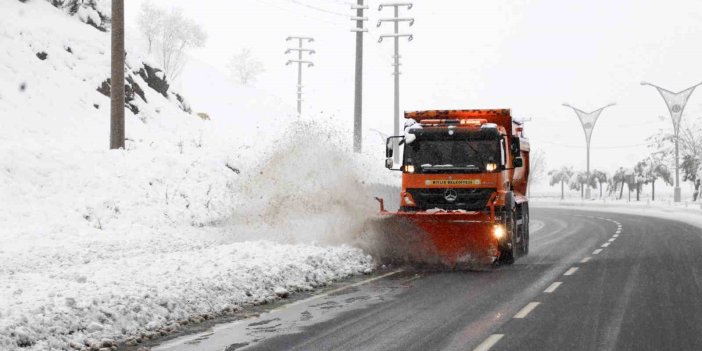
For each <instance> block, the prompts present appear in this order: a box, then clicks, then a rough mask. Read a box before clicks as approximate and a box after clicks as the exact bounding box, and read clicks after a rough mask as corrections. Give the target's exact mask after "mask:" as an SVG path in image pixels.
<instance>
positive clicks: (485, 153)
mask: <svg viewBox="0 0 702 351" xmlns="http://www.w3.org/2000/svg"><path fill="white" fill-rule="evenodd" d="M500 160H501V157H500V142H499V140H497V139H488V140H471V139H469V138H466V137H465V136H462V135H456V136H449V135H442V136H441V137H440V138H437V137H422V136H418V137H417V139H416V140H415V141H413V142H412V143H410V144H407V145H406V146H405V153H404V163H405V165H412V166H414V167H415V172H416V173H431V172H461V173H471V172H484V171H485V169H486V165H487V164H488V163H492V164H498V165H499V164H501V162H500Z"/></svg>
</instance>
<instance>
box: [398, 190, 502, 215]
mask: <svg viewBox="0 0 702 351" xmlns="http://www.w3.org/2000/svg"><path fill="white" fill-rule="evenodd" d="M450 190H453V191H455V194H453V193H452V194H451V195H455V198H456V199H455V200H454V201H449V200H447V199H446V192H447V191H450ZM407 192H408V193H410V195H412V198H413V199H414V202H415V203H416V204H417V207H418V208H419V209H420V210H429V209H433V208H440V209H443V210H466V211H482V210H484V209H485V208H486V206H487V202H488V200H489V199H490V196H491V195H492V193H494V192H495V189H478V188H450V189H407ZM449 197H450V196H449Z"/></svg>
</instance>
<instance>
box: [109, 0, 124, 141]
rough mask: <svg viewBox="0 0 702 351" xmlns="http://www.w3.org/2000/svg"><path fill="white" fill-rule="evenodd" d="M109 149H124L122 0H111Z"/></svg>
mask: <svg viewBox="0 0 702 351" xmlns="http://www.w3.org/2000/svg"><path fill="white" fill-rule="evenodd" d="M111 35H112V37H111V43H112V52H111V53H110V57H111V65H112V67H111V74H110V75H111V77H110V83H111V85H112V86H111V88H110V149H124V0H112V33H111Z"/></svg>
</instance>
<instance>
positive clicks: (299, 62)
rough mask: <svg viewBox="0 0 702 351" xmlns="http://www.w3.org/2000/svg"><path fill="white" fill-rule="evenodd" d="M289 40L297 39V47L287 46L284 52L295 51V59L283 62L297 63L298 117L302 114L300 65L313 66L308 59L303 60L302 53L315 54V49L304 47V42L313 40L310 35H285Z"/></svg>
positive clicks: (288, 63)
mask: <svg viewBox="0 0 702 351" xmlns="http://www.w3.org/2000/svg"><path fill="white" fill-rule="evenodd" d="M291 40H297V41H298V47H296V48H288V49H287V50H285V54H286V55H287V54H290V53H291V52H297V59H296V60H288V62H286V63H285V65H286V66H288V65H290V64H291V63H297V116H298V117H300V115H302V65H303V64H306V65H307V67H314V63H313V62H312V61H309V60H303V59H302V58H303V54H305V53H307V54H309V55H313V54H315V51H314V50H312V49H306V48H305V47H304V46H305V42H307V43H312V42H314V38H310V37H287V38H286V39H285V41H291Z"/></svg>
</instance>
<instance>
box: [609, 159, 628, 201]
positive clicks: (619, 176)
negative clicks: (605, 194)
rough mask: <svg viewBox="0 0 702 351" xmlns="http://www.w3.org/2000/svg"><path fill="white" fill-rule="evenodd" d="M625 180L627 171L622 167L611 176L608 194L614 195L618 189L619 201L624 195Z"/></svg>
mask: <svg viewBox="0 0 702 351" xmlns="http://www.w3.org/2000/svg"><path fill="white" fill-rule="evenodd" d="M626 178H627V171H626V169H624V167H619V169H618V170H617V171H616V172H614V175H613V176H612V187H611V188H610V193H612V194H613V193H616V191H617V189H620V190H619V197H618V198H619V199H621V198H622V196H623V195H624V184H625V183H626ZM619 185H621V188H619Z"/></svg>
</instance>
